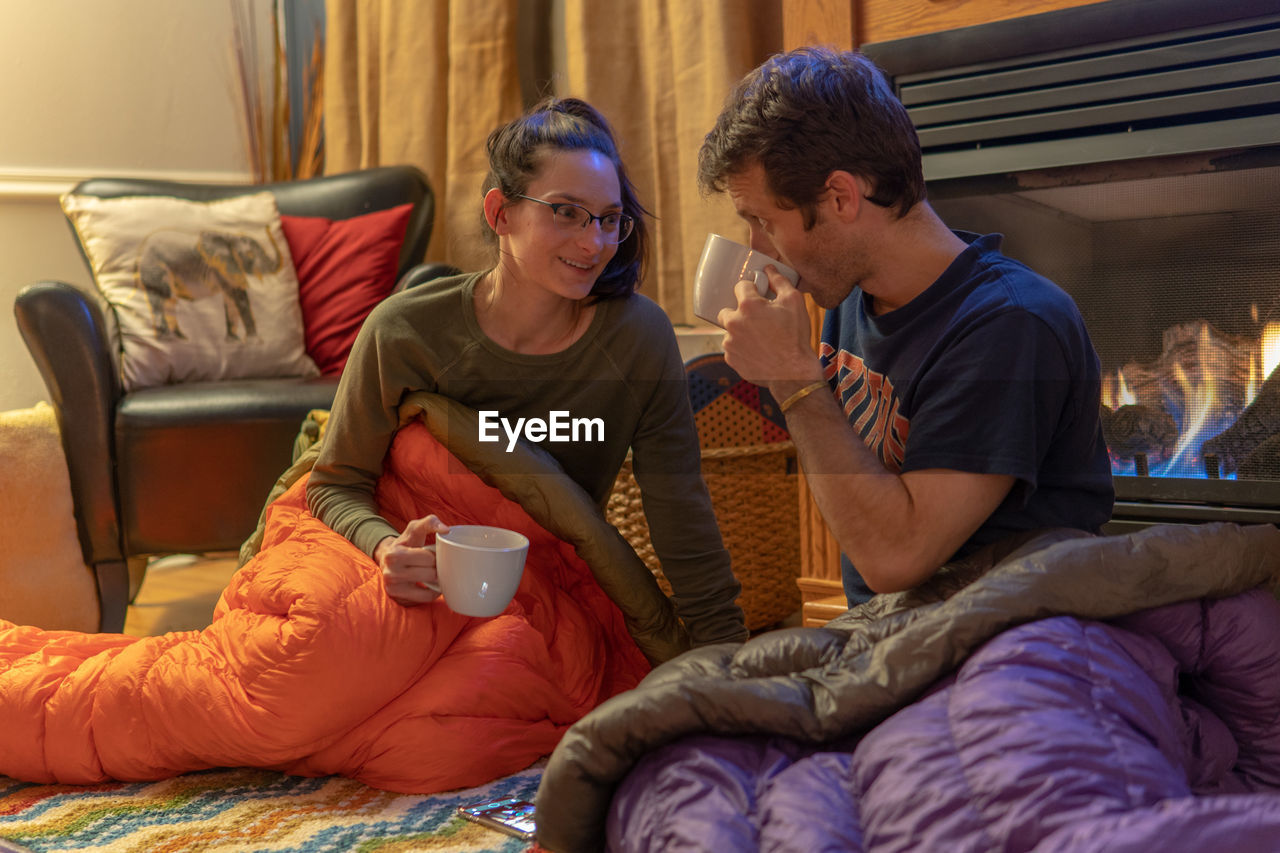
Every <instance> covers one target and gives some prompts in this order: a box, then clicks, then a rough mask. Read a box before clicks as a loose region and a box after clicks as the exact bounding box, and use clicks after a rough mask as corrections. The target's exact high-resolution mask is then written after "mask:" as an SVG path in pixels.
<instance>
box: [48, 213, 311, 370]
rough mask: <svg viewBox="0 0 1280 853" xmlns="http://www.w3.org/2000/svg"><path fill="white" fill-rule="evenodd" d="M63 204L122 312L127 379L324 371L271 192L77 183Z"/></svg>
mask: <svg viewBox="0 0 1280 853" xmlns="http://www.w3.org/2000/svg"><path fill="white" fill-rule="evenodd" d="M62 209H63V211H64V212H65V213H66V215H67V218H68V219H70V220H71V223H72V225H73V226H74V227H75V231H76V234H77V236H78V237H79V238H80V245H81V246H83V247H84V253H85V256H86V257H87V258H88V259H89V264H90V266H91V267H92V268H93V277H94V282H95V283H96V284H97V287H98V290H99V292H100V293H101V294H102V298H103V300H104V301H105V302H106V303H107V304H108V305H109V306H110V308H111V311H112V313H113V314H114V315H115V321H116V322H115V325H116V329H117V334H118V336H119V352H120V373H121V381H122V383H123V385H124V388H125V390H126V391H134V390H137V389H138V388H147V387H150V386H153V385H165V384H170V383H177V382H198V381H203V380H215V379H252V378H260V377H270V376H315V375H317V374H318V373H319V371H318V370H317V369H316V365H315V363H314V362H313V361H312V360H311V358H310V357H309V356H308V355H307V353H306V349H305V345H304V339H303V328H302V310H301V308H300V307H299V303H298V277H297V273H296V272H295V271H294V266H293V259H292V258H291V257H290V255H289V246H288V244H287V243H286V242H285V238H284V232H283V230H282V228H281V225H280V211H279V209H278V208H277V207H276V202H275V197H274V196H272V195H271V193H268V192H260V193H253V194H251V195H243V196H236V197H234V198H229V199H222V200H219V201H209V202H195V201H187V200H185V199H179V198H168V197H161V196H132V197H127V198H108V199H104V198H98V197H96V196H86V195H73V194H67V195H65V196H63V197H62Z"/></svg>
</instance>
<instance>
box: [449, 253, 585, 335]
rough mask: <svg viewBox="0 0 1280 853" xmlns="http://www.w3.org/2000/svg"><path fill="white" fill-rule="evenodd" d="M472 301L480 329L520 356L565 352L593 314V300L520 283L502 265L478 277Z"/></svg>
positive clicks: (581, 333)
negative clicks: (586, 300)
mask: <svg viewBox="0 0 1280 853" xmlns="http://www.w3.org/2000/svg"><path fill="white" fill-rule="evenodd" d="M474 305H475V312H476V320H477V322H479V324H480V330H481V331H483V332H484V333H485V335H486V336H488V337H489V339H490V340H492V341H493V342H494V343H496V344H498V345H499V346H501V347H503V348H504V349H509V350H511V351H512V352H518V353H521V354H523V355H551V354H553V353H558V352H563V351H564V350H566V349H568V348H569V347H571V346H573V344H574V343H576V342H577V341H578V339H579V338H581V337H582V335H583V333H584V332H586V330H587V327H588V326H589V325H590V324H591V318H592V317H593V316H594V315H595V306H594V305H584V304H583V303H582V302H577V301H574V300H572V299H565V298H563V297H559V296H556V295H555V294H553V293H548V292H547V291H545V290H543V289H542V288H539V287H532V286H528V285H522V284H521V283H520V282H519V281H518V280H517V279H516V278H515V277H514V276H512V275H510V274H509V273H507V272H504V271H503V270H502V268H501V267H500V266H499V267H495V268H494V269H491V270H489V272H487V273H485V274H484V275H482V276H481V277H480V279H479V281H477V282H476V286H475V295H474Z"/></svg>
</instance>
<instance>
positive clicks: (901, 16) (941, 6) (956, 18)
mask: <svg viewBox="0 0 1280 853" xmlns="http://www.w3.org/2000/svg"><path fill="white" fill-rule="evenodd" d="M1097 2H1100V0H860V2H858V3H857V6H858V24H859V26H858V31H857V32H858V36H859V38H858V40H857V42H856V43H857V44H866V43H867V42H873V41H889V40H890V39H899V38H905V37H906V36H915V35H920V34H922V33H934V32H938V31H940V30H950V29H955V28H956V27H968V26H973V25H974V24H986V23H989V22H991V21H1004V20H1008V19H1009V18H1021V17H1022V16H1024V15H1036V14H1039V13H1041V12H1052V11H1055V10H1058V9H1067V8H1070V7H1072V6H1084V5H1087V4H1089V3H1097Z"/></svg>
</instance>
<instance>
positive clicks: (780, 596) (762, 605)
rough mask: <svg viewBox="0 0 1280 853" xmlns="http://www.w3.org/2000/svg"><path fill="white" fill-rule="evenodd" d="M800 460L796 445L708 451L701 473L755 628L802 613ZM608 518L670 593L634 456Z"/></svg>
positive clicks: (748, 617)
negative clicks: (798, 580)
mask: <svg viewBox="0 0 1280 853" xmlns="http://www.w3.org/2000/svg"><path fill="white" fill-rule="evenodd" d="M795 458H796V452H795V446H794V445H793V444H792V443H791V442H790V441H779V442H773V443H770V444H758V445H752V446H750V447H712V448H706V449H704V450H703V451H702V476H703V478H704V479H705V480H706V482H707V490H708V491H709V492H710V493H711V506H712V508H713V509H714V510H715V514H716V520H717V521H718V522H719V524H720V534H721V536H723V537H724V544H725V547H726V548H727V549H728V550H729V554H730V556H731V557H732V559H733V573H734V575H735V576H737V578H738V581H739V582H740V583H741V584H742V594H741V595H740V596H739V597H738V605H739V606H740V607H741V608H742V610H743V613H744V614H745V615H746V621H747V628H748V629H750V630H752V631H758V630H760V629H762V628H768V627H770V626H772V625H776V624H777V623H778V622H781V621H782V620H783V619H786V618H787V617H788V616H791V615H792V614H794V613H795V612H796V611H798V610H799V609H800V589H799V587H798V586H796V577H797V574H798V567H799V565H800V533H799V531H800V502H799V495H798V489H799V484H798V482H797V477H796V475H795V467H796V466H795ZM607 514H608V518H609V521H610V522H611V523H612V524H613V525H614V526H615V527H617V528H618V530H619V532H621V533H622V535H623V536H624V537H626V539H627V541H628V542H630V543H631V547H633V548H635V550H636V553H637V554H639V555H640V558H641V559H642V560H644V562H645V564H646V565H647V566H648V567H649V569H650V571H652V572H653V573H654V575H655V576H656V577H657V578H658V583H659V585H660V586H662V588H663V589H664V590H665V591H666V592H667V594H668V595H670V593H671V585H670V584H669V583H668V582H667V579H666V577H664V576H663V574H662V567H661V565H659V563H658V558H657V556H656V555H655V554H654V552H653V544H652V543H651V542H650V541H649V525H648V524H647V523H646V521H645V517H644V510H643V509H642V508H641V505H640V487H639V486H638V485H637V484H636V480H635V476H634V475H633V473H632V470H631V461H630V460H629V459H628V460H627V462H626V463H625V464H624V465H623V466H622V470H621V471H620V472H619V473H618V479H617V482H616V483H614V488H613V493H612V494H611V495H610V496H609V505H608V509H607Z"/></svg>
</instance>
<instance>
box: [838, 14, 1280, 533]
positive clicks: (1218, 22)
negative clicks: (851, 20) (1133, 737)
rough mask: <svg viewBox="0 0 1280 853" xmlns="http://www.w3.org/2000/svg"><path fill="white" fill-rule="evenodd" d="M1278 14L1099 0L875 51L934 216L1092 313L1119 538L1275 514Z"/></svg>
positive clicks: (1278, 472)
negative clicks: (1047, 280) (1001, 242)
mask: <svg viewBox="0 0 1280 853" xmlns="http://www.w3.org/2000/svg"><path fill="white" fill-rule="evenodd" d="M1278 11H1280V9H1278V7H1277V6H1276V3H1275V2H1274V0H1265V2H1251V1H1250V0H1220V2H1215V3H1206V2H1204V0H1108V2H1102V3H1097V4H1094V5H1089V6H1083V7H1076V8H1072V9H1068V10H1063V11H1059V12H1049V13H1045V14H1041V15H1034V16H1031V17H1027V18H1021V19H1017V20H1014V21H1004V22H997V23H992V24H984V25H979V26H975V27H968V28H964V29H959V30H949V31H945V32H941V33H933V34H929V35H924V36H916V37H912V38H907V39H901V40H897V41H893V42H881V43H879V44H868V45H864V46H863V51H864V52H865V53H866V54H867V55H868V56H870V57H871V58H872V59H873V60H875V61H876V62H877V63H878V64H879V65H880V67H881V68H883V69H884V70H885V72H886V73H887V74H888V75H889V76H890V77H891V78H892V79H893V81H894V85H895V87H896V90H897V92H898V94H899V97H901V98H902V101H903V103H904V104H906V106H907V109H908V111H909V112H910V114H911V116H912V119H913V121H914V122H915V124H916V128H917V131H918V133H919V136H920V143H921V149H922V152H923V154H924V162H925V177H926V180H927V182H928V188H929V197H930V201H931V202H932V203H933V206H934V208H935V209H936V210H937V211H938V212H939V214H940V215H941V216H942V217H943V219H944V220H946V221H947V223H948V224H950V225H951V226H952V227H956V228H962V229H966V230H971V231H980V232H990V231H998V232H1001V233H1003V234H1004V235H1005V251H1006V252H1007V253H1008V254H1009V255H1011V256H1013V257H1015V258H1018V259H1020V260H1023V261H1025V262H1026V263H1028V264H1030V265H1031V266H1032V267H1034V268H1035V269H1037V270H1039V271H1040V272H1042V273H1044V274H1046V275H1048V276H1049V277H1051V278H1053V279H1054V280H1055V281H1056V282H1058V284H1060V285H1061V286H1062V287H1063V288H1064V289H1065V290H1067V292H1069V293H1070V294H1071V295H1072V296H1073V297H1074V298H1075V300H1076V302H1077V304H1078V305H1079V306H1080V309H1081V312H1082V313H1083V315H1084V317H1085V321H1086V323H1087V324H1088V326H1089V330H1090V334H1091V335H1092V337H1093V340H1094V345H1095V347H1096V348H1097V350H1098V355H1099V358H1100V359H1101V362H1102V369H1103V374H1104V400H1103V404H1104V405H1103V425H1104V432H1105V434H1106V437H1107V443H1108V447H1109V449H1110V451H1111V458H1112V470H1113V473H1114V474H1115V476H1116V495H1117V500H1116V508H1115V513H1114V517H1113V521H1112V523H1111V525H1110V529H1111V532H1120V531H1123V530H1125V529H1131V528H1133V527H1136V526H1142V525H1145V524H1148V523H1152V522H1188V523H1194V522H1201V521H1207V520H1218V519H1222V520H1234V521H1264V522H1271V523H1277V522H1280V371H1278V370H1276V367H1277V364H1278V363H1280V14H1277V12H1278Z"/></svg>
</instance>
